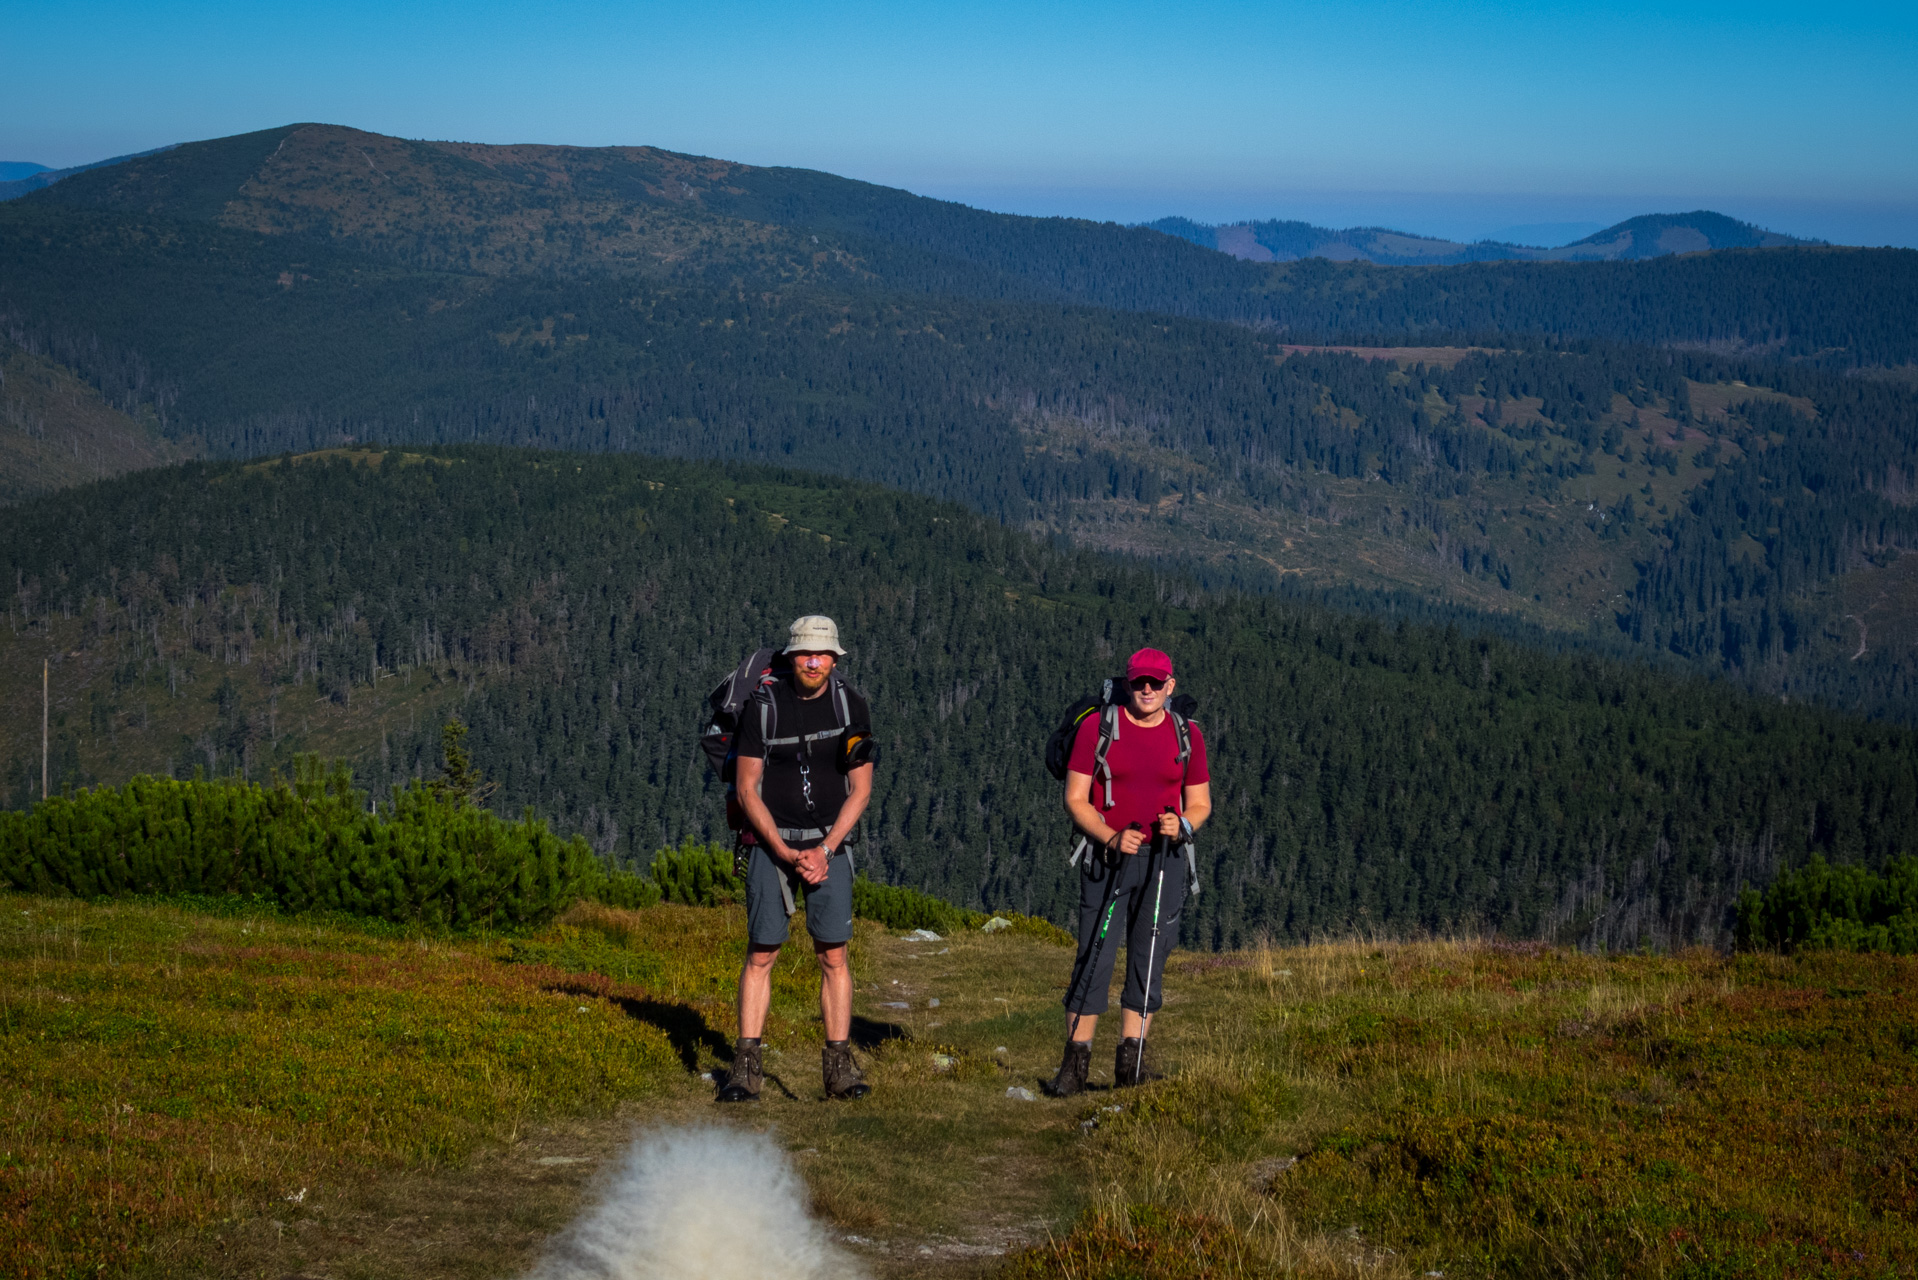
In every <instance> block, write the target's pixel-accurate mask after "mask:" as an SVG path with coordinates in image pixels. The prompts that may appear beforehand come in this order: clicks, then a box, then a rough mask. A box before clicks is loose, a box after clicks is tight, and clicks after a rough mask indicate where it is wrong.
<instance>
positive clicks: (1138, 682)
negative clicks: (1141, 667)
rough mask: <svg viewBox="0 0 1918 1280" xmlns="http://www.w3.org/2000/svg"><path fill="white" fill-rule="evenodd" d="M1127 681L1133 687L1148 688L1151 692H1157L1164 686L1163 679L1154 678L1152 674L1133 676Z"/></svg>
mask: <svg viewBox="0 0 1918 1280" xmlns="http://www.w3.org/2000/svg"><path fill="white" fill-rule="evenodd" d="M1127 683H1129V684H1130V685H1131V686H1132V687H1133V688H1134V689H1139V690H1142V691H1143V690H1147V689H1149V690H1151V691H1152V692H1153V693H1157V692H1158V691H1159V690H1161V689H1163V688H1165V681H1163V680H1158V679H1154V678H1153V677H1152V676H1134V677H1133V678H1132V679H1131V680H1130V681H1128V682H1127Z"/></svg>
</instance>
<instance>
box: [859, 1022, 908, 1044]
mask: <svg viewBox="0 0 1918 1280" xmlns="http://www.w3.org/2000/svg"><path fill="white" fill-rule="evenodd" d="M910 1039H912V1037H911V1036H910V1035H908V1034H907V1033H906V1029H905V1028H904V1027H902V1026H900V1025H899V1024H898V1023H896V1022H875V1021H873V1020H872V1019H871V1018H862V1017H860V1016H859V1015H858V1014H854V1015H853V1019H852V1043H853V1047H854V1048H857V1049H877V1048H878V1047H879V1046H880V1045H882V1044H884V1043H886V1041H888V1040H910Z"/></svg>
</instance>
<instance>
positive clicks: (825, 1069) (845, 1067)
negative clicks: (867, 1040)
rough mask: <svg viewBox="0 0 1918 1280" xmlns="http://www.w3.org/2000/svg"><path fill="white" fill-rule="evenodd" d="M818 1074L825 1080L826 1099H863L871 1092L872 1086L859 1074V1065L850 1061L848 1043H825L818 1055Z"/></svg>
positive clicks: (850, 1053) (850, 1054)
mask: <svg viewBox="0 0 1918 1280" xmlns="http://www.w3.org/2000/svg"><path fill="white" fill-rule="evenodd" d="M819 1074H820V1075H821V1076H823V1077H824V1078H825V1081H826V1096H827V1097H828V1098H863V1097H865V1096H866V1095H867V1094H869V1093H871V1092H872V1086H871V1085H869V1084H867V1083H866V1078H865V1077H864V1076H862V1075H860V1074H859V1064H858V1063H856V1062H854V1061H853V1060H852V1044H851V1043H850V1042H849V1041H845V1040H828V1041H826V1047H825V1049H824V1050H823V1051H822V1052H821V1053H820V1055H819Z"/></svg>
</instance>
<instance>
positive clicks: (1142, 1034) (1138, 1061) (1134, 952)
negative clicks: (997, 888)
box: [1046, 649, 1212, 1097]
mask: <svg viewBox="0 0 1918 1280" xmlns="http://www.w3.org/2000/svg"><path fill="white" fill-rule="evenodd" d="M1176 687H1177V682H1176V681H1174V679H1173V677H1172V659H1171V658H1170V657H1168V656H1167V655H1166V654H1165V653H1164V652H1162V651H1161V650H1158V649H1140V650H1139V651H1138V652H1137V653H1134V654H1133V655H1132V657H1131V660H1130V661H1128V662H1127V663H1126V680H1125V689H1124V690H1123V695H1122V696H1121V695H1120V694H1118V693H1117V692H1116V691H1115V693H1114V694H1113V695H1110V696H1109V701H1108V702H1107V704H1106V705H1105V706H1103V707H1101V708H1098V709H1097V710H1096V713H1093V714H1086V715H1084V716H1083V718H1082V719H1080V721H1079V724H1078V729H1077V732H1076V733H1075V734H1074V735H1073V739H1072V753H1071V756H1070V758H1069V760H1068V762H1067V764H1066V775H1065V783H1066V792H1065V805H1066V812H1068V813H1070V814H1071V815H1072V822H1073V826H1074V827H1075V828H1076V829H1077V831H1078V833H1079V839H1080V844H1079V853H1078V854H1075V859H1079V860H1081V866H1080V881H1079V951H1078V957H1077V960H1076V961H1075V963H1074V965H1073V969H1072V980H1071V982H1069V983H1068V984H1067V985H1066V997H1065V1006H1066V1013H1067V1016H1068V1020H1067V1033H1066V1048H1065V1058H1064V1060H1063V1061H1062V1062H1061V1063H1060V1066H1059V1073H1058V1075H1056V1076H1054V1077H1053V1079H1052V1080H1051V1081H1050V1082H1049V1083H1048V1084H1047V1086H1046V1091H1047V1092H1048V1093H1051V1094H1053V1095H1054V1096H1055V1097H1067V1096H1070V1095H1072V1094H1075V1093H1078V1092H1079V1091H1080V1090H1081V1089H1083V1088H1085V1085H1086V1078H1087V1076H1088V1074H1089V1072H1090V1070H1091V1063H1092V1036H1093V1033H1094V1032H1095V1031H1096V1030H1097V1029H1098V1025H1099V1015H1100V1014H1102V1013H1104V1012H1105V1010H1106V1006H1107V991H1108V988H1109V987H1110V986H1111V983H1112V970H1113V965H1114V963H1115V961H1116V960H1117V957H1118V952H1117V943H1118V942H1119V941H1121V940H1123V941H1124V943H1125V950H1126V980H1125V990H1124V993H1123V994H1122V995H1121V996H1120V998H1119V1008H1120V1033H1119V1034H1120V1040H1119V1049H1118V1054H1117V1056H1116V1059H1115V1061H1114V1064H1113V1085H1114V1086H1115V1087H1124V1086H1128V1085H1135V1084H1142V1083H1144V1082H1145V1080H1146V1078H1147V1076H1146V1068H1145V1040H1146V1036H1147V1034H1148V1033H1149V1032H1150V1030H1151V1026H1152V1015H1153V1013H1154V1012H1155V1011H1156V1010H1157V1009H1158V1008H1159V1006H1160V1004H1161V1003H1162V1001H1163V998H1164V992H1163V991H1162V989H1161V987H1162V983H1163V980H1164V977H1165V959H1166V953H1167V952H1168V951H1169V950H1170V949H1171V947H1172V944H1173V943H1175V942H1177V941H1178V937H1179V913H1180V911H1181V910H1182V909H1183V907H1184V906H1185V899H1186V891H1187V882H1188V879H1189V878H1190V877H1191V875H1192V867H1191V861H1192V843H1191V842H1192V833H1193V832H1194V831H1196V830H1198V828H1199V827H1201V826H1203V825H1204V823H1205V820H1206V819H1207V818H1208V817H1210V816H1211V813H1212V785H1211V774H1210V773H1209V772H1208V771H1207V768H1206V758H1205V735H1204V734H1202V733H1201V732H1200V731H1199V726H1198V725H1197V724H1196V723H1194V722H1193V721H1192V720H1190V719H1188V718H1187V716H1186V715H1183V714H1181V713H1180V712H1178V711H1175V710H1173V709H1172V708H1171V707H1170V706H1169V705H1168V704H1169V703H1170V702H1171V700H1172V696H1173V690H1174V689H1175V688H1176ZM1182 705H1185V706H1187V707H1188V709H1189V707H1190V703H1189V700H1188V701H1185V702H1183V703H1182ZM1114 935H1119V936H1117V937H1115V936H1114Z"/></svg>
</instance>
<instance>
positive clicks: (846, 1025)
mask: <svg viewBox="0 0 1918 1280" xmlns="http://www.w3.org/2000/svg"><path fill="white" fill-rule="evenodd" d="M812 947H813V954H815V955H817V956H818V957H819V1016H820V1017H821V1018H822V1019H823V1020H824V1021H825V1023H826V1039H828V1040H844V1039H846V1038H847V1037H849V1036H851V1035H852V966H851V965H849V964H848V963H847V962H846V944H845V943H843V942H834V943H825V942H814V943H813V944H812ZM771 972H772V971H771V969H770V968H769V969H768V970H767V974H768V985H767V992H768V994H769V995H770V993H771V990H772V987H771V979H770V975H771ZM764 1007H765V1006H763V1005H762V1006H761V1010H762V1015H761V1016H762V1017H763V1016H764V1014H763V1010H764Z"/></svg>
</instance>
